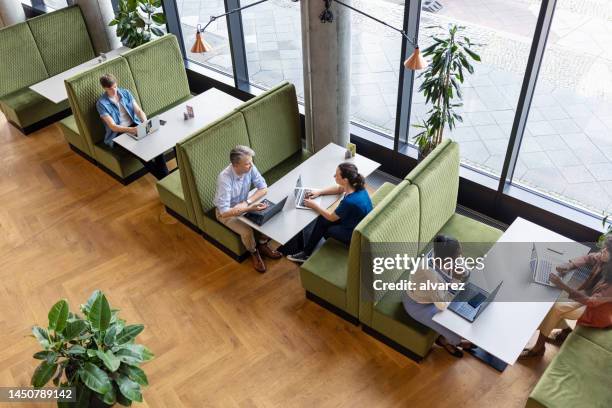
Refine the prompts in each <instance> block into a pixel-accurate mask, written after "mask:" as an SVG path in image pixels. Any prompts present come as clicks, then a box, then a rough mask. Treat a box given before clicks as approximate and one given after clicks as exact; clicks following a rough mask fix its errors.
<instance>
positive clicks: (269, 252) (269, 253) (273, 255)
mask: <svg viewBox="0 0 612 408" xmlns="http://www.w3.org/2000/svg"><path fill="white" fill-rule="evenodd" d="M257 251H258V252H259V253H260V254H262V255H263V256H265V257H266V258H268V259H281V258H282V257H283V254H281V253H280V252H278V251H275V250H273V249H272V248H270V247H269V246H268V244H259V245H257Z"/></svg>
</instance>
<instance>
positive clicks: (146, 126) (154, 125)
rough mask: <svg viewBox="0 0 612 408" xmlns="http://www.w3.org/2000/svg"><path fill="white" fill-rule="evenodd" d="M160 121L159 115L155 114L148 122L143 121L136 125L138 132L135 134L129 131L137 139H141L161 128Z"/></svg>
mask: <svg viewBox="0 0 612 408" xmlns="http://www.w3.org/2000/svg"><path fill="white" fill-rule="evenodd" d="M159 126H160V121H159V117H158V116H153V117H152V118H151V119H149V120H147V121H146V122H143V123H141V124H140V125H138V126H137V127H136V134H135V135H133V134H131V133H129V135H130V136H132V137H133V138H134V139H136V140H140V139H142V138H144V137H146V136H149V135H150V134H151V133H153V132H156V131H157V130H158V129H159Z"/></svg>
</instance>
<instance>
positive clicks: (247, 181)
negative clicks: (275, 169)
mask: <svg viewBox="0 0 612 408" xmlns="http://www.w3.org/2000/svg"><path fill="white" fill-rule="evenodd" d="M251 185H253V186H255V188H257V189H258V190H261V189H262V188H266V187H268V185H267V184H266V180H264V178H263V176H262V175H261V174H260V173H259V170H257V167H255V165H253V167H251V170H250V171H249V172H248V173H245V174H242V175H240V176H239V175H237V174H236V172H235V171H234V168H233V167H232V165H231V164H230V165H229V166H227V167H226V168H225V169H224V170H223V171H222V172H221V173H219V177H218V178H217V193H216V194H215V201H214V203H215V207H217V209H218V210H219V212H220V213H221V214H223V213H224V212H226V211H227V210H229V209H230V208H232V207H234V206H236V204H238V203H241V202H243V201H245V200H246V199H247V197H248V196H249V191H250V190H251Z"/></svg>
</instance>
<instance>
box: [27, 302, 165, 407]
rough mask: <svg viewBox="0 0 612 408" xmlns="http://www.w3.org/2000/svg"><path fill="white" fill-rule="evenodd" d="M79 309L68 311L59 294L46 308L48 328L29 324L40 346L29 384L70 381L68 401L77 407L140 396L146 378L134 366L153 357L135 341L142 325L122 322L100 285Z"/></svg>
mask: <svg viewBox="0 0 612 408" xmlns="http://www.w3.org/2000/svg"><path fill="white" fill-rule="evenodd" d="M80 311H81V313H82V315H79V314H76V313H72V312H70V308H69V305H68V302H67V301H66V300H64V299H62V300H60V301H58V302H57V303H56V304H55V305H53V307H51V310H49V314H48V319H49V322H48V325H47V328H43V327H40V326H34V327H33V328H32V335H33V337H34V338H35V339H36V340H38V343H39V344H40V345H41V347H42V348H43V350H42V351H39V352H37V353H35V354H34V356H33V357H34V358H35V359H37V360H41V363H40V365H39V366H38V367H37V368H36V370H35V371H34V374H33V376H32V381H31V382H32V385H33V386H34V387H43V386H45V384H47V383H48V382H49V381H53V384H54V385H55V386H59V387H62V388H63V387H75V388H76V395H77V402H76V404H75V405H72V404H71V405H70V406H76V407H88V406H89V404H90V400H91V399H92V398H97V399H98V400H100V401H102V402H104V403H105V404H107V405H109V406H111V405H114V404H117V403H118V404H120V405H123V406H130V405H131V404H132V401H137V402H142V392H141V387H142V386H146V385H148V379H147V376H146V374H145V373H144V371H143V370H142V369H141V368H140V367H139V366H140V364H142V363H144V362H146V361H149V360H151V359H152V358H153V353H151V351H150V350H149V349H148V348H146V347H145V346H143V345H140V344H136V343H135V339H136V337H137V336H138V335H139V334H140V333H141V332H142V330H143V329H144V326H143V325H141V324H133V325H127V324H126V322H125V320H123V319H121V318H119V316H118V313H119V310H118V309H112V308H111V307H110V305H109V303H108V300H107V299H106V296H105V295H104V294H103V293H102V292H101V291H99V290H96V291H95V292H94V293H93V294H92V295H91V296H90V297H89V299H88V300H87V303H85V304H84V305H81V307H80ZM58 406H60V407H61V406H63V405H62V403H58ZM66 406H68V405H66Z"/></svg>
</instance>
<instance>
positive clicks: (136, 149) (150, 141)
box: [114, 88, 243, 161]
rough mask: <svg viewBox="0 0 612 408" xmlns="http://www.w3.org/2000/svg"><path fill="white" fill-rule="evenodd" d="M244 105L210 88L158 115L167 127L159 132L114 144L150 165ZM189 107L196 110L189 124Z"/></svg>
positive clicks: (121, 137) (117, 140)
mask: <svg viewBox="0 0 612 408" xmlns="http://www.w3.org/2000/svg"><path fill="white" fill-rule="evenodd" d="M242 103H243V102H242V101H241V100H240V99H238V98H234V97H233V96H231V95H228V94H226V93H224V92H221V91H220V90H218V89H215V88H211V89H209V90H207V91H206V92H203V93H201V94H199V95H197V96H194V97H193V98H191V99H189V100H188V101H185V102H183V103H181V104H180V105H177V106H175V107H173V108H172V109H170V110H167V111H166V112H164V113H161V114H159V115H158V116H159V118H160V119H161V120H165V121H166V124H165V125H163V126H160V128H159V130H158V131H156V132H154V133H151V134H150V135H149V136H146V137H144V138H142V139H140V140H136V139H134V138H133V137H131V136H130V135H127V134H125V133H124V134H121V135H119V136H117V137H116V138H115V139H114V142H115V143H118V144H119V145H121V146H123V147H124V148H126V149H127V150H129V151H130V152H131V153H133V154H134V155H136V156H138V157H140V158H141V159H142V160H144V161H150V160H152V159H154V158H155V157H157V156H159V155H160V154H162V153H164V152H166V151H168V150H170V149H172V148H173V147H174V146H176V144H177V143H178V142H180V141H181V140H183V139H185V138H186V137H187V136H190V135H191V134H193V133H195V132H196V131H198V130H199V129H202V128H203V127H205V126H206V125H208V124H209V123H212V122H214V121H215V120H217V119H219V118H221V117H222V116H224V115H226V114H227V113H229V112H231V111H232V110H234V109H236V108H237V107H239V106H240V105H241V104H242ZM186 105H190V106H192V107H193V111H194V118H192V119H188V120H185V119H184V118H183V112H185V106H186ZM228 154H229V152H228Z"/></svg>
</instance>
